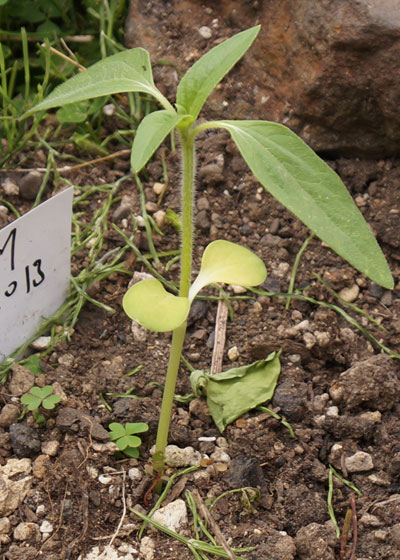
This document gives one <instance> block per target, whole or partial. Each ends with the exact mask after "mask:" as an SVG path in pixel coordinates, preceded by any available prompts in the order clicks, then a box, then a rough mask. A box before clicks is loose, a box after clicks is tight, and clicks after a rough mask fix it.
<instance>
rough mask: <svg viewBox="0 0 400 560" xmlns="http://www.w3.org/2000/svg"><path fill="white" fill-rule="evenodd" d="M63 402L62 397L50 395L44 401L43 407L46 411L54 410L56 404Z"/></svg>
mask: <svg viewBox="0 0 400 560" xmlns="http://www.w3.org/2000/svg"><path fill="white" fill-rule="evenodd" d="M60 400H61V397H60V395H50V396H49V397H47V398H46V399H44V400H43V402H42V406H43V408H45V409H46V410H52V409H53V408H54V407H55V406H56V404H58V403H59V402H60Z"/></svg>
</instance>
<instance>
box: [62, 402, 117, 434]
mask: <svg viewBox="0 0 400 560" xmlns="http://www.w3.org/2000/svg"><path fill="white" fill-rule="evenodd" d="M56 425H57V427H58V428H60V429H61V430H62V431H71V432H73V433H76V432H78V431H79V430H80V429H81V430H84V431H89V432H90V435H91V437H93V438H94V439H97V440H100V441H108V440H109V439H110V434H109V433H108V432H107V430H106V429H105V428H103V426H102V425H101V424H100V422H98V421H97V420H95V419H94V418H92V417H91V416H90V415H89V414H88V413H85V412H83V411H81V410H76V409H75V408H71V407H65V408H63V409H61V410H60V412H59V413H58V415H57V418H56Z"/></svg>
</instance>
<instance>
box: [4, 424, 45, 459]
mask: <svg viewBox="0 0 400 560" xmlns="http://www.w3.org/2000/svg"><path fill="white" fill-rule="evenodd" d="M10 441H11V445H12V448H13V451H14V453H15V455H16V456H17V457H20V458H23V457H32V456H33V455H36V454H37V453H39V452H40V448H41V443H40V440H39V438H38V437H37V431H36V430H34V429H32V428H30V427H29V426H27V425H26V424H12V426H10Z"/></svg>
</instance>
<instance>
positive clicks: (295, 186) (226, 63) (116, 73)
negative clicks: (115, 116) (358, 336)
mask: <svg viewBox="0 0 400 560" xmlns="http://www.w3.org/2000/svg"><path fill="white" fill-rule="evenodd" d="M259 30H260V26H256V27H252V28H250V29H247V30H245V31H242V32H240V33H238V34H236V35H234V36H233V37H231V38H230V39H227V40H226V41H224V42H222V43H220V44H219V45H217V46H215V47H214V48H212V49H211V50H210V51H208V52H207V53H206V54H205V55H203V56H202V57H201V58H200V59H199V60H198V61H197V62H196V63H195V64H194V65H193V66H192V67H191V68H189V70H188V71H187V72H186V74H185V75H184V76H183V78H182V80H181V81H180V83H179V85H178V88H177V94H176V103H175V106H173V105H172V104H171V103H170V101H169V100H168V99H167V98H166V97H165V96H164V95H163V94H162V93H161V92H160V90H159V89H158V88H157V87H156V86H155V84H154V80H153V75H152V69H151V62H150V56H149V53H148V52H147V51H146V50H144V49H142V48H134V49H130V50H127V51H123V52H120V53H118V54H115V55H113V56H110V57H108V58H105V59H104V60H102V61H100V62H98V63H96V64H94V65H93V66H92V67H90V68H89V69H88V70H86V71H85V72H81V73H80V74H78V75H76V76H74V77H73V78H71V79H70V80H68V81H67V82H65V83H64V84H61V85H60V86H58V87H57V88H56V89H55V90H54V91H53V92H52V93H51V94H50V95H49V96H48V98H47V99H45V100H44V101H42V102H41V103H39V104H38V105H37V106H36V107H34V108H33V109H31V110H30V111H29V112H28V113H27V115H29V114H31V113H32V112H33V111H42V110H47V109H49V108H52V107H58V106H60V105H66V104H68V103H78V102H81V101H83V100H86V99H89V98H94V97H100V96H104V95H111V94H115V93H122V92H142V93H145V94H146V95H151V96H153V97H154V98H155V100H156V101H157V103H159V105H161V107H162V109H160V110H157V111H154V112H152V113H150V114H148V115H147V116H145V117H144V118H143V120H142V121H141V123H140V124H139V127H138V129H137V131H136V134H135V137H134V141H133V146H132V153H131V167H132V170H133V172H134V173H135V174H138V173H139V172H140V171H141V170H142V169H143V168H144V167H145V165H146V164H147V162H148V161H149V159H150V158H151V157H152V156H153V154H154V152H155V151H156V150H157V148H158V147H159V146H160V145H161V143H162V142H163V141H164V140H165V138H166V137H167V136H168V135H169V134H171V133H173V132H176V133H177V135H178V138H179V144H180V151H181V160H182V190H181V228H180V237H181V260H180V283H179V294H178V295H177V296H175V295H172V294H170V293H168V292H167V291H166V290H165V288H164V286H163V284H162V283H161V282H160V281H158V280H156V279H151V280H143V281H141V282H138V283H137V284H134V285H133V286H132V287H131V288H130V289H129V290H128V292H127V293H126V295H125V297H124V300H123V307H124V309H125V312H126V313H127V314H128V316H129V317H131V318H132V319H134V320H135V321H137V322H139V323H140V324H142V325H143V326H145V327H147V328H149V329H151V330H153V331H158V332H163V331H173V336H172V343H171V351H170V358H169V363H168V369H167V375H166V380H165V387H164V395H163V401H162V405H161V411H160V418H159V425H158V432H157V439H156V449H155V454H154V457H153V466H154V469H155V471H156V472H157V473H158V475H161V474H162V472H163V470H164V451H165V447H166V444H167V438H168V431H169V424H170V419H171V410H172V404H173V398H174V392H175V385H176V378H177V374H178V368H179V364H180V360H181V353H182V348H183V342H184V337H185V332H186V318H187V316H188V314H189V310H190V306H191V303H192V302H193V300H194V298H195V297H196V295H197V294H198V292H199V291H200V290H202V289H203V288H204V287H205V286H206V285H208V284H212V283H218V282H220V283H227V284H237V285H242V286H245V287H246V286H247V287H250V286H257V285H259V284H261V283H262V282H263V281H264V279H265V276H266V269H265V266H264V263H263V262H262V261H261V259H259V258H258V257H257V256H256V255H254V254H253V253H251V252H250V251H249V250H247V249H246V248H244V247H241V246H239V245H236V244H234V243H231V242H229V241H225V240H217V241H214V242H212V243H210V244H209V245H208V246H207V247H206V249H205V251H204V254H203V258H202V262H201V267H200V272H199V274H198V276H197V278H196V279H195V281H194V282H193V284H192V252H193V229H194V224H193V201H194V194H195V180H194V178H195V163H194V162H195V157H194V156H195V140H196V137H197V136H198V134H199V133H200V132H204V131H206V130H211V129H215V128H222V129H224V130H226V131H228V132H229V133H230V135H231V137H232V139H233V141H234V142H235V144H236V146H237V148H238V150H239V152H240V153H241V155H242V156H243V158H244V160H245V161H246V163H247V164H248V166H249V168H250V169H251V171H252V172H253V174H254V176H255V177H256V179H257V180H258V181H259V182H260V183H261V184H262V185H263V187H264V188H265V189H266V190H268V191H269V192H270V193H271V194H272V195H273V196H274V197H275V198H276V199H277V200H278V201H279V202H280V203H281V204H283V205H284V206H286V208H288V209H289V210H290V211H291V212H293V214H295V215H296V216H297V217H298V218H299V219H300V220H301V221H302V222H303V223H304V224H305V225H306V226H307V227H308V228H309V229H310V230H311V232H312V233H314V234H315V235H316V236H317V237H319V238H320V239H321V240H322V241H324V242H325V243H326V244H327V245H328V246H329V247H330V248H331V249H333V250H334V251H335V252H336V253H337V254H338V255H340V256H341V257H342V258H344V259H346V260H347V261H348V262H349V263H350V264H352V265H353V266H354V267H355V268H357V269H358V270H359V271H360V272H362V273H363V274H365V275H367V276H368V277H369V278H371V279H372V280H373V281H374V282H376V283H377V284H380V285H382V286H384V287H385V288H388V289H392V288H393V278H392V275H391V273H390V270H389V267H388V265H387V263H386V260H385V257H384V255H383V253H382V251H381V250H380V248H379V246H378V244H377V242H376V240H375V238H374V236H373V234H372V232H371V230H370V229H369V227H368V225H367V224H366V222H365V220H364V218H363V216H362V214H361V213H360V211H359V210H358V208H357V206H356V205H355V204H354V202H353V200H352V198H351V196H350V194H349V193H348V191H347V189H346V187H345V186H344V184H343V183H342V181H341V180H340V178H339V177H338V175H337V174H336V173H335V172H334V171H333V170H332V169H331V168H330V167H329V166H328V165H327V164H326V163H325V162H324V161H322V160H321V159H320V158H319V157H318V156H317V155H316V154H315V153H314V152H313V150H312V149H311V148H309V147H308V146H307V145H306V144H305V143H304V142H303V141H302V140H301V139H300V138H299V137H298V136H297V135H296V134H294V133H293V132H292V131H291V130H290V129H288V128H287V127H285V126H283V125H281V124H278V123H275V122H268V121H257V120H218V121H208V122H201V123H198V122H197V119H198V116H199V113H200V111H201V110H202V107H203V105H204V103H205V102H206V100H207V98H208V97H209V95H210V94H211V93H212V91H213V90H214V88H215V87H216V86H217V85H218V83H219V82H220V81H221V80H222V79H223V77H224V76H225V75H226V74H227V73H228V72H229V71H230V70H231V68H232V67H233V66H234V65H235V64H236V63H237V62H238V61H239V60H240V59H241V58H242V57H243V55H244V54H245V53H246V51H247V50H248V49H249V48H250V46H251V45H252V43H253V41H254V40H255V38H256V37H257V35H258V33H259ZM262 227H265V226H264V225H262ZM118 433H119V432H118ZM121 434H122V432H121ZM129 435H130V434H126V433H124V436H125V437H128V436H129ZM122 437H123V436H122V435H121V438H122ZM116 441H119V438H118V437H117V438H116ZM123 441H126V440H123ZM124 449H126V447H125V448H124Z"/></svg>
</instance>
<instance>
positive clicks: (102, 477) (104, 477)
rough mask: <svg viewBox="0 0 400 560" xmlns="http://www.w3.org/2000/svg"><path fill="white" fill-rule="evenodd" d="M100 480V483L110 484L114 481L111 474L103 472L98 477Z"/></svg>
mask: <svg viewBox="0 0 400 560" xmlns="http://www.w3.org/2000/svg"><path fill="white" fill-rule="evenodd" d="M98 481H99V482H100V484H104V485H106V484H110V482H111V481H112V477H111V476H107V475H105V474H101V475H100V476H99V478H98Z"/></svg>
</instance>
